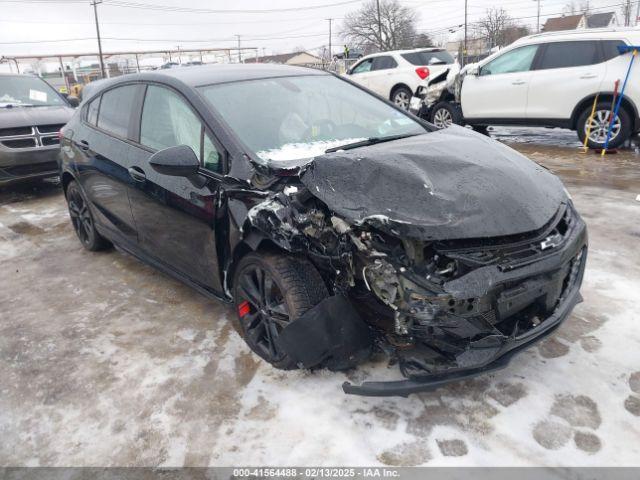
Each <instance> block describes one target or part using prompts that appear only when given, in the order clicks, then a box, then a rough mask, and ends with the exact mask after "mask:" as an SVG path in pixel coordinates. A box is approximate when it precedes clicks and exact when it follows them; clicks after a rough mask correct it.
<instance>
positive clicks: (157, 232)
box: [129, 84, 223, 293]
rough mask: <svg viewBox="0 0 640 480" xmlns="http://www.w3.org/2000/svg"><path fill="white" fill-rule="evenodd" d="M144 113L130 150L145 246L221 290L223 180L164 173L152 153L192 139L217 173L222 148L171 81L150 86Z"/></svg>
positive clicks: (136, 211) (132, 193)
mask: <svg viewBox="0 0 640 480" xmlns="http://www.w3.org/2000/svg"><path fill="white" fill-rule="evenodd" d="M139 118H140V125H139V132H138V139H139V142H138V143H139V144H138V146H137V147H135V148H133V149H132V150H131V151H130V156H129V162H130V164H131V168H132V169H134V170H135V171H136V172H137V177H136V181H135V182H134V184H133V185H132V186H131V188H130V190H129V195H130V199H131V209H132V211H133V216H134V219H135V223H136V226H137V230H138V240H139V245H140V248H141V249H142V250H143V251H144V252H145V253H146V254H147V255H149V256H151V257H153V259H154V260H155V261H156V262H159V263H161V264H164V265H165V266H168V267H170V268H172V269H173V270H175V271H177V272H178V273H180V274H182V275H184V276H186V277H188V278H189V279H190V280H192V281H194V282H196V283H198V284H199V285H201V286H203V287H205V288H208V289H209V290H213V291H215V292H218V293H220V292H221V291H222V286H221V281H220V274H219V268H218V255H217V251H216V236H215V228H214V226H215V220H216V212H217V205H218V201H219V191H220V190H219V182H218V180H216V179H214V178H207V177H204V176H199V177H198V178H196V179H189V178H184V177H173V176H168V175H163V174H160V173H158V172H156V171H155V170H153V168H151V166H150V165H149V158H150V157H151V155H152V154H153V153H154V152H156V151H158V150H162V149H165V148H168V147H171V146H176V145H188V146H190V147H191V148H192V149H193V151H194V152H195V153H196V155H197V156H198V157H199V158H200V161H201V166H202V167H204V168H205V169H207V170H208V171H209V172H211V173H213V174H216V173H220V170H221V165H222V162H221V159H222V158H223V149H222V148H221V146H220V144H219V143H218V142H217V141H216V140H215V139H214V137H213V136H212V135H211V134H210V133H209V132H208V131H207V129H206V127H205V125H204V123H203V122H202V121H201V119H200V117H199V116H198V115H197V113H196V111H195V110H194V109H193V107H192V106H191V105H190V104H189V103H188V101H187V100H186V99H185V98H184V97H183V96H182V95H180V94H179V93H178V92H176V91H175V90H173V89H170V88H169V87H166V86H161V85H157V84H151V85H148V86H147V88H146V94H145V97H144V102H143V105H142V106H141V112H140V117H139ZM212 176H215V175H212Z"/></svg>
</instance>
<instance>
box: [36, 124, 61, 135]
mask: <svg viewBox="0 0 640 480" xmlns="http://www.w3.org/2000/svg"><path fill="white" fill-rule="evenodd" d="M62 127H64V123H61V124H56V125H38V126H37V127H36V128H37V129H38V132H40V133H58V132H59V131H60V129H61V128H62Z"/></svg>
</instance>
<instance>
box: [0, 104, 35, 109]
mask: <svg viewBox="0 0 640 480" xmlns="http://www.w3.org/2000/svg"><path fill="white" fill-rule="evenodd" d="M17 107H33V105H32V104H30V103H5V104H3V105H0V108H17Z"/></svg>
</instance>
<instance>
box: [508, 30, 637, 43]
mask: <svg viewBox="0 0 640 480" xmlns="http://www.w3.org/2000/svg"><path fill="white" fill-rule="evenodd" d="M576 39H593V40H620V39H628V40H631V41H633V42H634V43H635V42H640V28H628V27H619V28H585V29H581V30H561V31H558V32H542V33H536V34H533V35H529V36H527V37H522V38H520V39H518V40H516V41H515V42H514V43H513V44H512V45H524V44H532V43H545V42H557V41H562V40H576Z"/></svg>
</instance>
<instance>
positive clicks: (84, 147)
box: [79, 140, 89, 152]
mask: <svg viewBox="0 0 640 480" xmlns="http://www.w3.org/2000/svg"><path fill="white" fill-rule="evenodd" d="M79 143H80V149H81V150H84V151H85V152H86V151H87V150H89V142H87V141H86V140H80V142H79Z"/></svg>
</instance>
